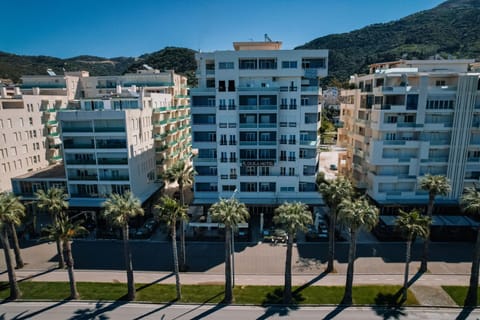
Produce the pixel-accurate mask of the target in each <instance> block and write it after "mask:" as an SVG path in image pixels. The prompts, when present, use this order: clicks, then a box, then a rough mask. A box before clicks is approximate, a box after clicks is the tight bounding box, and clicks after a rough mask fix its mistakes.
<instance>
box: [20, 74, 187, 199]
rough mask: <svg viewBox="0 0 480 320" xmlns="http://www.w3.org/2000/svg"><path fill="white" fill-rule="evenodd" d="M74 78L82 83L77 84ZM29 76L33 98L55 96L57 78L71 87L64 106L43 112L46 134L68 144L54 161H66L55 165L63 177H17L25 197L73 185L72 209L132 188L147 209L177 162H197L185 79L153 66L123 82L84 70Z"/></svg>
mask: <svg viewBox="0 0 480 320" xmlns="http://www.w3.org/2000/svg"><path fill="white" fill-rule="evenodd" d="M72 74H74V75H75V76H76V79H77V81H76V82H74V85H72V86H70V84H69V80H70V77H72ZM30 78H35V79H36V80H35V81H36V83H37V84H36V85H35V84H34V83H32V86H31V87H32V88H31V89H30V90H32V91H33V92H34V93H35V92H38V91H40V92H41V91H42V90H55V89H56V87H57V85H56V83H57V82H55V79H54V78H59V79H58V80H59V82H62V79H63V81H64V82H65V83H66V94H65V100H64V101H62V103H61V104H60V103H56V104H54V105H53V106H52V105H51V104H47V105H46V106H45V108H43V109H41V110H43V112H44V114H45V115H44V120H43V123H45V127H46V128H47V129H48V131H45V135H44V136H46V137H47V139H48V140H49V141H50V142H51V143H52V145H53V146H61V149H59V148H58V149H56V150H58V151H57V152H58V153H55V155H56V157H57V158H54V159H58V160H63V165H64V170H63V172H62V170H59V169H58V168H57V166H56V167H52V168H51V169H52V174H54V173H56V174H57V175H58V177H53V180H52V179H50V180H48V179H47V180H48V181H47V180H45V179H44V178H45V177H47V176H49V174H48V172H46V173H45V172H43V173H42V174H38V173H37V172H31V173H30V174H26V175H25V174H24V175H22V176H20V177H18V178H16V179H12V185H13V190H14V192H15V193H16V194H17V195H21V196H22V197H23V199H33V198H34V192H35V191H36V190H38V189H39V188H41V189H46V188H48V187H49V186H51V182H52V181H55V183H60V182H62V183H63V184H64V185H66V187H67V191H68V194H69V199H70V200H69V202H70V207H78V208H83V207H85V208H87V207H88V208H99V207H100V206H101V204H102V202H103V201H104V200H105V198H107V197H108V195H109V194H111V193H123V192H124V191H126V190H131V191H132V192H133V193H134V194H135V196H137V197H138V198H139V199H140V200H141V202H142V203H143V202H145V201H146V200H147V199H148V198H149V197H150V196H152V195H153V194H154V193H155V192H156V191H157V190H159V188H160V187H161V185H162V181H161V179H160V174H161V173H162V172H163V171H164V170H165V169H166V168H168V166H169V165H170V164H171V163H173V161H178V160H180V159H185V160H187V161H188V160H189V159H190V154H191V152H190V139H189V136H190V135H189V133H190V125H189V110H190V108H189V97H188V88H187V80H186V78H185V77H182V76H180V75H177V74H175V73H174V72H172V71H167V72H159V71H158V70H153V69H151V68H149V67H148V66H147V70H140V71H138V72H137V73H130V74H129V73H127V74H125V75H122V76H102V77H90V76H89V75H88V73H87V72H80V73H66V75H65V76H36V77H30ZM24 79H25V77H24ZM24 84H25V81H24ZM40 84H41V86H40ZM39 87H40V88H39ZM62 89H65V87H62ZM57 90H58V89H57ZM47 116H48V118H47ZM49 146H50V144H49ZM50 162H52V161H50ZM47 171H48V170H47ZM50 178H52V177H50ZM42 179H43V180H42Z"/></svg>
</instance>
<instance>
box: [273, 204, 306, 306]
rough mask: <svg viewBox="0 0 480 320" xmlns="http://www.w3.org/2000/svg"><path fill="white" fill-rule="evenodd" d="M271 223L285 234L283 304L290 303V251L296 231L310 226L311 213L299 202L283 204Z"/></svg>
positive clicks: (304, 229) (276, 211) (276, 210)
mask: <svg viewBox="0 0 480 320" xmlns="http://www.w3.org/2000/svg"><path fill="white" fill-rule="evenodd" d="M273 221H274V222H275V224H277V225H281V227H282V228H283V229H285V231H286V232H287V235H288V238H287V256H286V259H285V287H284V290H283V303H285V304H289V303H291V301H292V250H293V239H294V237H295V235H296V234H297V232H298V231H306V230H307V226H308V225H309V224H312V213H311V212H310V211H309V210H308V207H307V206H306V205H305V204H303V203H301V202H293V203H284V204H282V205H281V206H280V207H278V208H277V209H275V216H274V217H273Z"/></svg>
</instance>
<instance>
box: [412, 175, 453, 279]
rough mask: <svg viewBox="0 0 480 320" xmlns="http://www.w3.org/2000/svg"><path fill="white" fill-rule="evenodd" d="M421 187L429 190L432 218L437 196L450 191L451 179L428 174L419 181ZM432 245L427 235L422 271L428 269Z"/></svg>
mask: <svg viewBox="0 0 480 320" xmlns="http://www.w3.org/2000/svg"><path fill="white" fill-rule="evenodd" d="M419 185H420V189H422V190H426V191H428V206H427V216H428V217H429V218H432V214H433V206H434V205H435V197H436V196H437V195H441V196H446V195H447V194H449V193H450V191H451V187H450V181H449V180H448V178H447V177H445V176H441V175H435V176H434V175H431V174H426V175H425V176H423V177H422V178H421V179H420V181H419ZM429 245H430V237H429V236H428V237H426V238H425V241H424V242H423V256H422V263H421V264H420V272H426V271H427V263H428V251H429V250H428V247H429Z"/></svg>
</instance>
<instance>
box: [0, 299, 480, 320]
mask: <svg viewBox="0 0 480 320" xmlns="http://www.w3.org/2000/svg"><path fill="white" fill-rule="evenodd" d="M479 317H480V310H478V309H475V310H473V311H471V310H470V311H468V310H462V309H461V308H401V309H384V308H377V307H349V308H343V307H336V306H323V307H300V308H298V309H295V308H284V307H260V306H257V307H256V306H223V305H178V304H172V305H168V304H167V305H155V304H137V303H102V302H90V303H89V302H57V303H53V302H15V303H5V304H3V305H2V306H1V311H0V319H15V320H22V319H36V320H66V319H69V320H80V319H98V320H107V319H116V320H117V319H118V320H124V319H125V320H127V319H128V320H140V319H144V320H148V319H160V320H167V319H169V320H174V319H175V320H183V319H185V320H186V319H192V320H195V319H211V320H217V319H218V320H220V319H222V320H223V319H229V320H237V319H238V320H246V319H258V320H260V319H287V318H288V319H315V320H318V319H338V320H346V319H349V320H350V319H356V320H367V319H368V320H371V319H384V320H385V319H419V320H420V319H421V320H447V319H448V320H452V319H459V320H460V319H478V318H479Z"/></svg>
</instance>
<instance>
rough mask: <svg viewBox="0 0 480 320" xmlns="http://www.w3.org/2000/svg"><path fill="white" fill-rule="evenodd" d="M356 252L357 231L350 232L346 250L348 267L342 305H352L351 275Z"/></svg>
mask: <svg viewBox="0 0 480 320" xmlns="http://www.w3.org/2000/svg"><path fill="white" fill-rule="evenodd" d="M356 250H357V230H354V229H351V230H350V248H349V249H348V267H347V281H346V284H345V294H344V295H343V299H342V304H344V305H351V304H352V300H353V299H352V288H353V273H354V264H355V255H356Z"/></svg>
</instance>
